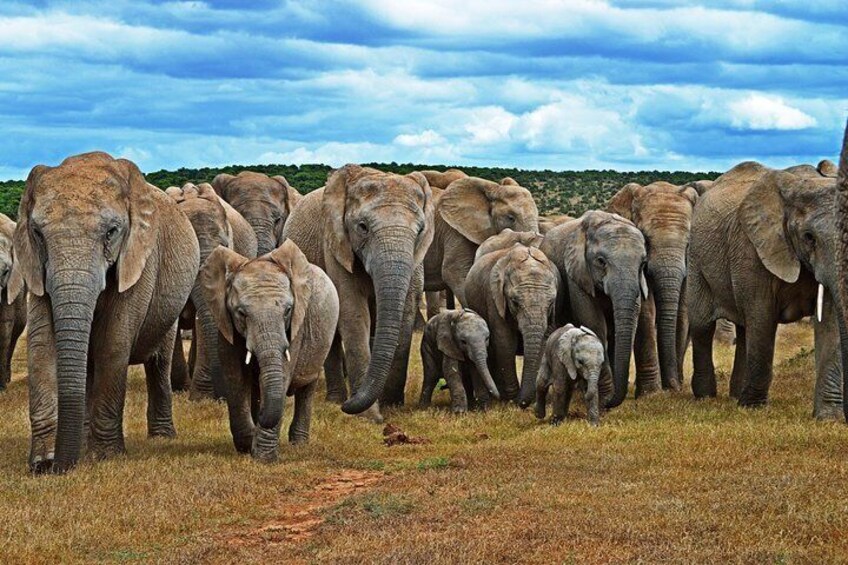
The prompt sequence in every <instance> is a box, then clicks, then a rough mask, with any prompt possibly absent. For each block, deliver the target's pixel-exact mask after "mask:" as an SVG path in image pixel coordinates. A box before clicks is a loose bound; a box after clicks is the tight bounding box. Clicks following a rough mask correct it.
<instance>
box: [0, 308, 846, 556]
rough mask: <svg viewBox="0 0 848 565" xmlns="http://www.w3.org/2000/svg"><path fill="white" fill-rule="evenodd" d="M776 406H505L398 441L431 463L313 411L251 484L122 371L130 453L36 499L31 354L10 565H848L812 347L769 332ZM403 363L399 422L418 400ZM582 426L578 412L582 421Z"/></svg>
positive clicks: (50, 484) (18, 382) (222, 446)
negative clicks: (165, 417)
mask: <svg viewBox="0 0 848 565" xmlns="http://www.w3.org/2000/svg"><path fill="white" fill-rule="evenodd" d="M779 339H780V342H779V346H778V352H779V353H778V358H777V359H776V376H775V379H774V384H773V387H772V394H771V403H770V405H769V406H768V407H767V408H765V409H760V410H743V409H740V408H738V407H737V406H736V405H735V404H734V403H733V402H732V401H730V400H728V399H727V398H726V389H727V379H728V375H729V371H730V362H731V351H730V348H728V347H721V346H720V347H719V349H718V351H717V359H716V360H717V366H718V367H719V369H720V375H719V376H720V390H721V394H722V398H719V399H717V400H710V401H701V402H697V401H694V400H693V399H692V398H691V395H690V394H689V393H681V394H660V395H656V396H653V397H649V398H647V399H640V400H639V401H633V400H632V399H630V400H628V401H627V402H626V403H625V404H624V405H623V406H622V407H621V408H620V409H617V410H615V411H614V412H612V413H610V414H608V415H606V416H605V418H604V420H603V424H602V426H601V427H600V428H598V429H592V428H590V427H588V426H587V425H586V424H585V422H584V421H582V420H579V419H573V420H569V421H568V422H566V423H565V424H563V425H562V426H560V427H557V428H552V427H550V426H548V425H547V424H543V423H539V422H537V421H536V420H535V419H534V418H533V416H532V414H531V413H530V412H527V411H520V410H518V409H517V408H514V407H512V406H505V407H500V408H497V409H494V410H491V411H490V412H488V413H485V414H470V415H467V416H463V417H455V416H452V415H450V414H449V413H448V412H447V411H445V410H444V406H445V405H446V404H447V399H446V398H445V397H440V399H439V400H440V403H441V405H442V408H435V409H432V410H428V411H418V410H415V409H413V408H412V407H407V408H404V409H399V410H395V411H390V412H388V419H389V420H390V421H391V422H392V423H393V424H395V425H397V426H399V427H401V428H402V429H403V430H404V431H405V432H407V433H408V434H410V435H412V436H418V437H422V436H423V437H426V438H428V439H429V440H430V442H429V443H425V444H416V445H398V446H394V447H386V446H385V445H384V444H383V442H382V435H381V428H380V427H378V426H375V425H373V424H369V423H367V422H365V421H364V420H362V419H360V418H354V417H347V416H344V415H343V414H342V413H341V412H340V411H339V410H338V408H337V407H335V406H332V405H328V404H326V403H324V402H319V403H318V405H317V409H316V413H315V416H314V420H313V433H312V441H311V443H310V444H309V445H307V446H302V447H296V448H292V447H290V446H285V447H284V448H283V449H282V450H281V453H282V457H281V461H280V462H278V463H276V464H273V465H261V464H256V463H254V462H253V461H251V460H250V459H249V458H247V457H243V456H238V455H237V454H236V453H235V451H234V449H233V448H232V445H231V443H230V437H229V432H228V429H227V424H226V415H225V414H226V410H225V408H224V406H223V405H221V404H215V403H212V402H206V403H200V404H195V403H190V402H188V400H187V399H186V398H184V397H182V396H179V397H177V398H176V400H175V407H174V408H175V418H176V425H177V429H178V432H179V437H178V438H177V439H175V440H155V441H151V440H148V439H147V438H146V437H145V423H144V408H145V402H146V399H145V396H146V395H145V392H144V383H143V378H142V376H141V371H140V370H138V369H137V368H133V370H132V371H131V383H130V387H129V393H128V398H127V409H126V415H125V428H126V435H127V449H128V453H127V455H125V456H121V457H117V458H115V459H112V460H109V461H104V462H86V463H84V464H82V465H81V466H80V467H79V468H78V469H76V470H75V471H73V472H72V473H70V474H69V475H67V476H62V477H31V476H29V475H27V473H26V468H25V461H26V454H27V449H28V434H29V431H28V420H27V398H26V383H25V381H24V375H25V364H24V356H23V348H22V347H20V346H19V348H18V353H17V356H16V358H15V379H14V381H13V383H12V385H11V388H10V389H9V390H8V391H7V392H5V393H3V394H2V395H0V409H2V413H3V417H2V418H0V437H2V441H3V443H2V445H3V450H2V452H1V453H0V524H2V527H0V556H2V557H1V558H0V561H2V562H3V563H18V562H45V563H46V562H51V563H52V562H78V561H103V562H132V561H140V562H142V561H156V562H166V563H170V562H175V563H179V562H185V563H190V562H221V563H231V562H266V561H270V560H272V559H273V560H276V561H279V562H287V563H288V562H339V561H347V562H370V563H410V562H418V563H442V562H457V561H464V562H490V563H514V562H518V561H526V562H538V563H542V562H544V563H548V562H565V563H567V562H580V563H584V562H587V563H600V562H638V561H641V562H648V563H652V562H658V561H671V562H687V563H692V562H719V561H725V562H751V563H767V562H771V563H786V562H792V563H794V562H805V563H806V562H809V563H825V562H839V561H846V560H848V536H846V535H845V531H846V529H848V497H846V496H845V492H846V489H848V458H847V457H846V456H848V441H846V440H848V427H846V426H845V425H844V424H842V423H821V422H815V421H814V420H813V419H812V418H811V410H812V400H811V396H812V388H813V387H812V383H813V379H814V369H813V356H812V354H811V352H810V347H811V341H812V340H811V331H810V328H809V326H807V325H803V324H801V325H795V326H791V327H785V328H782V329H781V332H780V338H779ZM420 372H421V366H420V362H419V360H418V356H417V355H414V357H413V361H412V364H411V368H410V386H409V391H408V397H407V398H408V400H409V401H413V400H414V399H415V397H416V394H417V392H418V385H419V383H420ZM575 404H576V406H574V407H573V408H572V409H573V410H577V411H578V412H579V411H582V405H580V403H579V401H577V402H576V403H575Z"/></svg>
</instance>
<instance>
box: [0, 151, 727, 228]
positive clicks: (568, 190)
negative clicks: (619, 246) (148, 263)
mask: <svg viewBox="0 0 848 565" xmlns="http://www.w3.org/2000/svg"><path fill="white" fill-rule="evenodd" d="M368 166H371V167H375V168H378V169H381V170H384V171H389V172H395V173H401V174H405V173H408V172H410V171H416V170H423V169H437V170H444V169H446V168H448V167H445V166H433V165H414V164H412V163H404V164H398V163H368ZM460 168H461V169H462V170H464V171H465V172H466V173H468V174H469V175H472V176H477V177H481V178H485V179H491V180H499V179H502V178H503V177H512V178H514V179H515V180H516V181H518V183H519V184H521V186H524V187H527V188H528V189H529V190H530V191H531V192H532V193H533V195H534V196H535V197H536V201H537V202H538V205H539V210H540V212H542V213H544V214H570V215H572V216H579V215H580V214H582V213H583V212H585V211H586V210H591V209H595V208H602V207H603V206H604V205H605V204H606V202H607V200H609V198H610V197H611V196H612V195H613V194H615V192H616V191H617V190H618V189H619V188H621V187H622V186H624V185H625V184H627V183H629V182H637V183H639V184H648V183H650V182H653V181H656V180H665V181H668V182H671V183H673V184H685V183H687V182H690V181H693V180H698V179H704V178H708V179H714V178H716V177H717V176H718V175H719V174H721V173H717V172H710V173H689V172H685V171H674V172H670V171H639V172H631V173H622V172H617V171H611V170H604V171H596V170H589V171H551V170H544V171H528V170H524V169H511V168H501V167H460ZM244 170H252V171H259V172H262V173H266V174H268V175H283V176H284V177H286V179H288V181H289V183H290V184H291V185H292V186H294V187H295V188H297V189H298V190H299V191H300V192H302V193H304V194H305V193H307V192H311V191H313V190H315V189H316V188H319V187H321V186H323V185H324V182H325V181H326V180H327V174H328V173H329V172H330V170H331V167H329V166H328V165H301V166H297V165H251V166H238V165H231V166H229V167H220V168H209V167H204V168H202V169H186V168H180V169H177V170H175V171H165V170H161V171H155V172H152V173H148V174H147V180H148V181H149V182H151V183H152V184H155V185H156V186H158V187H160V188H163V189H164V188H167V187H169V186H181V185H182V184H184V183H186V182H189V181H190V182H194V183H200V182H210V181H211V180H212V179H213V178H215V175H217V174H218V173H229V174H238V173H239V172H240V171H244ZM23 185H24V183H23V181H6V182H0V212H2V213H4V214H6V215H8V216H10V217H12V218H15V217H16V216H17V212H18V202H19V201H20V197H21V192H22V190H23Z"/></svg>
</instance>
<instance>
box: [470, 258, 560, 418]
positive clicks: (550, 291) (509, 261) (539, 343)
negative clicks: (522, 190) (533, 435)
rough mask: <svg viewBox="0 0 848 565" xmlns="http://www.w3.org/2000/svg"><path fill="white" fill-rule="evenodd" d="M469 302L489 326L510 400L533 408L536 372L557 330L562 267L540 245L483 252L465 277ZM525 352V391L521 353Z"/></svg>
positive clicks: (502, 387)
mask: <svg viewBox="0 0 848 565" xmlns="http://www.w3.org/2000/svg"><path fill="white" fill-rule="evenodd" d="M465 286H466V291H467V292H466V298H467V299H468V307H469V308H471V309H473V310H474V311H475V312H477V313H478V314H480V316H482V317H483V319H484V320H486V323H487V324H488V326H489V331H490V332H491V338H490V341H489V370H490V372H491V374H492V378H493V379H494V381H495V384H496V385H497V387H498V392H500V395H501V397H502V398H503V399H505V400H514V399H516V397H517V399H518V404H519V405H520V406H522V407H527V406H529V405H530V403H531V402H533V399H534V398H535V397H536V375H537V373H538V371H539V363H540V361H541V357H542V348H543V347H544V341H545V337H546V336H547V334H548V331H550V330H551V329H552V324H553V321H554V309H555V303H556V299H557V290H558V288H559V275H558V273H557V270H556V267H555V266H554V265H553V264H552V263H551V262H550V261H549V260H548V258H547V257H545V255H544V253H542V252H541V251H539V250H538V249H536V248H534V247H527V246H525V245H521V244H516V245H513V246H512V247H510V248H508V249H501V250H499V251H493V252H492V253H487V254H486V255H484V256H482V257H480V260H479V261H475V262H474V266H473V267H471V270H470V271H469V272H468V279H467V280H466V281H465ZM520 353H523V355H524V367H523V369H522V373H521V388H520V392H519V385H518V376H517V374H516V369H515V356H516V354H520Z"/></svg>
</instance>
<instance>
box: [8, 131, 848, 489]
mask: <svg viewBox="0 0 848 565" xmlns="http://www.w3.org/2000/svg"><path fill="white" fill-rule="evenodd" d="M846 220H848V137H846V142H845V143H843V147H842V156H841V160H840V165H839V167H837V166H836V165H835V164H834V163H832V162H831V161H826V160H825V161H822V162H821V163H819V164H818V166H812V165H798V166H794V167H790V168H788V169H783V170H777V169H771V168H768V167H766V166H763V165H760V164H758V163H755V162H744V163H741V164H739V165H737V166H735V167H733V168H732V169H730V170H729V171H727V172H726V173H724V174H723V175H721V176H720V177H718V179H716V180H715V181H707V180H702V181H697V182H693V183H690V184H687V185H684V186H675V185H672V184H669V183H667V182H663V181H659V180H658V181H656V182H653V183H651V184H648V185H646V186H641V185H637V184H628V185H626V186H624V187H622V188H621V189H620V190H619V191H618V192H617V194H615V196H614V197H613V198H612V199H611V200H610V201H609V203H608V205H607V207H606V209H604V210H592V211H588V212H586V213H585V214H583V215H582V216H581V217H579V218H569V217H566V216H558V217H545V216H540V215H539V212H538V209H537V207H536V204H535V203H534V201H533V197H532V195H531V193H530V191H528V190H527V189H526V188H524V187H522V186H519V184H518V183H516V182H515V181H514V180H513V179H511V178H505V179H502V180H500V181H498V182H493V181H490V180H484V179H481V178H475V177H469V176H467V175H466V174H465V173H463V172H462V171H460V170H458V169H450V170H448V171H444V172H439V171H420V172H413V173H410V174H408V175H398V174H390V173H385V172H381V171H379V170H376V169H372V168H366V167H360V166H357V165H346V166H344V167H342V168H340V169H337V170H334V171H333V172H331V173H330V174H329V177H328V179H327V182H326V185H325V186H324V187H322V188H320V189H318V190H315V191H313V192H310V193H309V194H306V195H301V194H300V193H298V191H297V190H296V189H294V188H293V187H292V186H290V185H289V183H288V182H287V181H286V179H285V178H283V177H281V176H276V177H269V176H267V175H264V174H261V173H256V172H249V171H245V172H242V173H239V174H238V175H235V176H233V175H228V174H221V175H218V176H217V177H215V179H214V180H213V181H212V183H211V184H206V183H203V184H199V185H195V184H191V183H189V184H186V185H185V186H183V187H181V188H179V187H171V188H169V189H167V190H166V191H162V190H160V189H159V188H157V187H154V186H152V185H150V184H148V183H147V181H146V180H145V178H144V176H143V175H142V173H141V172H140V171H139V169H138V168H137V167H136V165H135V164H133V163H132V162H130V161H127V160H125V159H114V158H112V157H110V156H109V155H107V154H105V153H99V152H97V153H86V154H82V155H77V156H73V157H69V158H67V159H66V160H65V161H63V162H62V163H61V164H60V165H58V166H56V167H47V166H42V165H39V166H37V167H35V168H34V169H33V170H32V172H31V173H30V175H29V177H28V179H27V183H26V188H25V191H24V194H23V196H22V199H21V203H20V208H19V212H18V221H17V223H14V222H12V221H11V220H10V219H9V218H6V217H5V216H3V217H2V219H0V270H2V275H0V283H2V286H3V288H4V294H3V298H4V300H3V305H2V307H0V318H1V319H2V324H0V348H2V350H0V355H2V356H3V359H2V361H3V362H2V363H0V371H2V373H0V387H5V385H6V383H8V382H9V379H10V373H11V368H10V363H11V356H12V351H13V350H14V347H15V344H16V341H17V339H18V337H19V336H20V335H21V333H22V332H23V331H24V328H25V327H26V328H28V329H27V331H28V338H27V353H28V388H29V415H30V423H31V429H32V442H31V449H30V454H29V467H30V469H31V471H32V472H36V473H40V472H57V473H61V472H65V471H67V470H69V469H71V468H72V467H73V466H74V465H75V464H76V463H77V462H78V461H79V459H80V457H81V456H82V455H83V454H84V453H86V452H87V453H89V454H90V455H92V456H94V457H105V456H108V455H110V454H114V453H119V452H122V451H123V450H124V434H123V410H124V403H125V396H126V386H127V368H128V366H129V365H132V364H144V371H145V375H146V383H147V394H148V403H147V425H148V433H149V435H151V436H166V437H170V436H174V435H175V433H176V432H175V428H174V424H173V418H172V408H171V401H172V393H173V392H174V391H187V393H188V394H189V397H190V398H192V399H201V398H219V399H225V400H226V403H227V406H228V411H229V421H230V430H231V432H232V438H233V442H234V444H235V447H236V449H237V450H238V451H239V452H244V453H250V454H251V455H252V456H253V457H255V458H257V459H259V460H273V459H275V458H276V457H277V455H278V450H279V435H280V427H281V422H282V416H283V409H284V406H285V396H286V395H291V396H294V415H293V420H292V424H291V427H290V429H289V441H291V442H300V441H305V440H307V439H308V437H309V427H310V419H311V415H312V402H313V397H314V396H315V391H316V389H317V384H318V380H319V377H320V375H321V373H322V371H323V374H324V375H325V379H326V391H327V401H330V402H335V403H338V404H341V409H342V410H343V411H344V412H346V413H348V414H361V415H363V416H365V417H367V418H369V419H371V420H373V421H376V422H379V421H381V420H382V414H381V407H386V406H391V405H398V404H402V403H403V402H404V393H405V389H406V384H407V368H408V363H409V358H410V349H411V343H412V334H413V330H414V327H415V325H416V321H417V319H419V318H422V313H421V300H422V296H425V295H426V302H427V318H428V320H427V321H426V323H425V325H424V327H423V335H422V339H421V351H420V354H421V359H422V364H423V384H422V392H421V398H420V405H421V406H427V405H429V404H430V401H431V397H432V395H433V392H434V390H435V389H436V388H437V387H438V386H439V384H440V383H441V382H442V379H444V382H445V384H446V386H447V388H448V389H449V390H450V395H451V409H452V410H453V411H455V412H463V411H465V410H468V409H485V408H486V407H487V406H488V405H489V404H491V403H492V402H496V401H513V402H516V403H517V404H518V405H519V406H521V407H522V408H526V407H528V406H530V405H531V404H533V403H535V409H536V416H538V417H539V418H544V417H545V413H546V404H547V403H548V393H549V392H550V393H551V400H550V403H551V405H552V411H553V416H552V418H551V422H552V423H559V422H560V421H562V420H563V418H564V417H565V415H566V414H567V409H568V404H569V402H570V399H571V396H572V391H573V389H574V388H577V389H579V390H581V391H582V396H583V399H584V401H585V403H586V408H587V418H588V420H589V421H590V422H591V423H592V424H597V423H598V422H599V418H600V415H601V413H602V411H605V410H610V409H612V408H614V407H616V406H618V405H619V404H621V403H622V402H623V401H624V400H625V399H626V397H627V394H628V384H629V381H630V371H631V357H633V358H634V359H635V373H636V374H635V391H634V393H635V396H636V397H638V396H641V395H645V394H649V393H652V392H655V391H659V390H680V389H681V388H682V385H683V359H684V352H685V350H686V348H687V346H688V344H689V342H690V341H691V343H692V347H693V357H692V358H693V365H694V370H693V376H692V381H691V386H692V392H693V394H694V396H695V397H698V398H701V397H711V396H716V394H717V390H716V375H715V368H714V366H713V360H712V353H713V352H712V347H713V339H714V336H715V333H716V325H717V323H722V322H723V323H728V322H729V323H732V324H733V326H735V347H736V349H735V358H734V362H733V371H732V376H731V380H730V391H729V393H730V395H731V396H732V397H734V398H736V399H738V402H739V404H741V405H743V406H758V405H762V404H764V403H765V402H766V401H767V398H768V392H769V385H770V382H771V378H772V364H773V356H774V348H775V336H776V331H777V326H778V324H782V323H790V322H794V321H797V320H799V319H801V318H803V317H806V316H812V318H813V324H814V329H815V365H816V381H815V391H814V394H813V396H814V402H813V411H812V412H813V415H814V416H815V417H816V418H819V419H835V418H842V417H845V415H846V414H848V408H845V407H848V403H844V399H843V394H842V391H843V386H844V385H843V383H844V382H845V381H844V376H843V375H845V374H848V371H843V367H848V363H843V358H845V356H848V329H847V328H848V318H846V314H848V308H846V303H845V301H846V300H848V279H846V271H845V269H846V267H848V221H846ZM186 329H192V330H193V332H192V344H191V349H190V352H189V355H188V359H186V358H185V353H184V350H183V346H182V339H181V331H182V330H186ZM517 355H521V356H523V358H524V361H523V365H522V368H521V375H520V378H519V375H518V371H517V370H516V356H517Z"/></svg>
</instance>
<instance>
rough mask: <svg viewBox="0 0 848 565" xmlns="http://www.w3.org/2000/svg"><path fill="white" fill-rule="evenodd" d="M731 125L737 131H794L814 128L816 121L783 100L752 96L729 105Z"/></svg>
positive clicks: (757, 95) (760, 95)
mask: <svg viewBox="0 0 848 565" xmlns="http://www.w3.org/2000/svg"><path fill="white" fill-rule="evenodd" d="M728 107H729V109H730V124H731V125H732V126H733V127H734V128H737V129H752V130H770V129H776V130H794V129H805V128H811V127H814V126H815V125H816V124H817V122H816V119H815V118H814V117H812V116H810V115H809V114H805V113H804V112H802V111H801V110H799V109H798V108H793V107H792V106H789V105H788V104H786V103H785V102H784V101H783V100H782V99H781V98H778V97H775V96H765V95H763V94H751V95H749V96H747V97H745V98H742V99H741V100H736V101H734V102H731V103H730V104H728Z"/></svg>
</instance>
